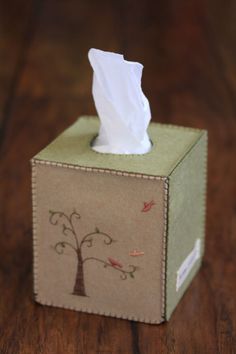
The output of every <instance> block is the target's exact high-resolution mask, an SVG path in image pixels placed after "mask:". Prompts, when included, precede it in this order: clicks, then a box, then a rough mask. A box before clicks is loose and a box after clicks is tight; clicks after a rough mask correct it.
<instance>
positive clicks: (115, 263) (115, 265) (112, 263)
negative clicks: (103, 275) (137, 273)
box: [108, 257, 123, 268]
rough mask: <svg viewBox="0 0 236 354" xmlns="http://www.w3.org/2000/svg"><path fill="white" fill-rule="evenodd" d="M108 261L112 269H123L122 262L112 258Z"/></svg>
mask: <svg viewBox="0 0 236 354" xmlns="http://www.w3.org/2000/svg"><path fill="white" fill-rule="evenodd" d="M108 261H109V263H110V264H111V265H112V267H114V268H116V267H119V268H122V267H123V265H122V264H121V263H120V262H118V261H117V260H115V259H113V258H111V257H108Z"/></svg>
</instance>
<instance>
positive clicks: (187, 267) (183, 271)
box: [176, 238, 201, 291]
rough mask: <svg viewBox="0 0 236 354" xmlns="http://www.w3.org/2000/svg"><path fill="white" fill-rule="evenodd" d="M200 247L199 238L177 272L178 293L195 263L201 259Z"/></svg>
mask: <svg viewBox="0 0 236 354" xmlns="http://www.w3.org/2000/svg"><path fill="white" fill-rule="evenodd" d="M200 247H201V240H200V238H198V239H197V240H196V242H195V245H194V248H193V250H192V251H191V252H190V253H189V255H188V256H187V257H186V258H185V260H184V261H183V263H182V264H181V266H180V267H179V269H178V271H177V279H176V291H178V290H179V288H180V287H181V285H182V284H183V282H184V281H185V279H186V278H187V276H188V275H189V273H190V271H191V269H192V268H193V266H194V264H195V262H196V261H197V260H198V259H199V257H200Z"/></svg>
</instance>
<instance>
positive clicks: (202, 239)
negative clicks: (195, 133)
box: [201, 132, 208, 257]
mask: <svg viewBox="0 0 236 354" xmlns="http://www.w3.org/2000/svg"><path fill="white" fill-rule="evenodd" d="M203 137H204V135H203ZM207 160H208V134H207V132H206V138H205V155H204V192H203V197H202V199H203V200H202V205H203V207H202V209H203V210H202V237H201V242H202V250H203V249H204V247H205V245H204V243H205V242H204V241H205V232H206V231H205V227H206V201H207ZM201 257H203V253H202V255H201Z"/></svg>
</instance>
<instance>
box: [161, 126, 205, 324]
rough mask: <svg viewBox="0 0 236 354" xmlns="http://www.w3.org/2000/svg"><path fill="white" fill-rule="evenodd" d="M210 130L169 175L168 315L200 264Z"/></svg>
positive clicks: (168, 315) (202, 248)
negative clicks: (208, 134) (208, 135)
mask: <svg viewBox="0 0 236 354" xmlns="http://www.w3.org/2000/svg"><path fill="white" fill-rule="evenodd" d="M206 162H207V133H206V132H204V133H203V134H202V136H201V138H200V139H199V140H198V142H197V143H196V144H195V145H194V146H193V147H192V149H191V150H190V151H189V152H188V154H187V155H186V156H185V157H184V159H183V160H182V161H181V162H180V163H179V165H178V166H177V167H176V168H175V169H174V171H173V172H172V174H171V175H170V177H169V215H168V241H167V271H166V274H167V284H166V318H167V319H169V317H170V315H171V313H172V311H173V310H174V308H175V307H176V305H177V303H178V302H179V300H180V298H181V297H182V296H183V294H184V292H185V290H186V289H187V287H188V286H189V284H190V282H191V280H192V278H193V277H194V275H195V274H196V272H197V271H198V269H199V267H200V265H201V258H202V256H203V252H204V236H205V196H206Z"/></svg>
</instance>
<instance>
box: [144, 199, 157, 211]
mask: <svg viewBox="0 0 236 354" xmlns="http://www.w3.org/2000/svg"><path fill="white" fill-rule="evenodd" d="M155 204H156V203H154V200H151V201H150V202H149V203H147V202H144V203H143V209H142V210H141V211H143V212H144V213H146V212H147V211H149V210H150V209H151V208H152V207H153V205H155Z"/></svg>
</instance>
